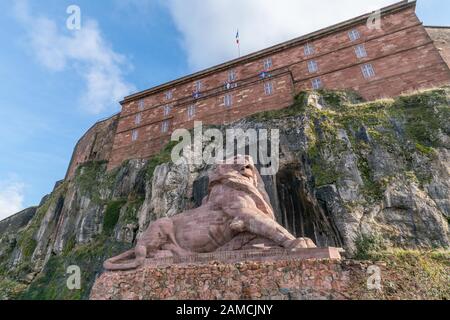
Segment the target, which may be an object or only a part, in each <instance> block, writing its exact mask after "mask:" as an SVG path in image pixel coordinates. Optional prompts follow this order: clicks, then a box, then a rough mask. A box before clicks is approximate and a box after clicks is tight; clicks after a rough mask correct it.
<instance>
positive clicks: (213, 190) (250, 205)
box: [104, 156, 316, 270]
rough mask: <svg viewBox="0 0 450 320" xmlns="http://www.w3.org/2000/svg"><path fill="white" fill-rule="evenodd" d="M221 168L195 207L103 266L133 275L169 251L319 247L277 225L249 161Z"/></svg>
mask: <svg viewBox="0 0 450 320" xmlns="http://www.w3.org/2000/svg"><path fill="white" fill-rule="evenodd" d="M233 160H234V161H233V164H226V163H221V164H218V165H217V167H216V168H215V170H214V171H213V172H212V173H211V174H210V177H209V186H208V195H207V197H206V198H205V199H204V200H203V204H202V205H201V206H200V207H199V208H197V209H193V210H190V211H186V212H184V213H181V214H178V215H176V216H173V217H171V218H163V219H159V220H157V221H155V222H153V223H151V224H150V226H149V228H148V229H147V230H146V231H145V232H144V233H143V234H142V236H141V238H140V239H139V240H138V241H137V245H136V247H135V248H134V249H132V250H130V251H127V252H125V253H123V254H121V255H119V256H117V257H114V258H111V259H109V260H107V261H106V262H105V263H104V268H105V269H106V270H130V269H135V268H138V267H140V266H142V265H143V264H144V262H145V260H146V259H147V258H155V257H158V254H160V253H161V252H167V251H169V252H170V253H171V254H172V255H175V256H188V255H193V254H196V253H209V252H216V251H234V250H244V249H255V248H259V247H260V246H261V245H265V246H266V245H268V246H275V247H282V248H285V249H292V250H295V249H300V248H315V247H316V246H315V244H314V242H313V241H312V240H310V239H308V238H299V239H296V238H295V237H294V236H293V235H292V234H290V233H289V232H288V231H287V230H286V229H285V228H283V227H282V226H281V225H279V224H278V223H277V222H276V221H275V216H274V212H273V209H272V207H271V205H270V200H269V196H268V195H267V193H266V191H265V188H264V183H263V181H262V178H261V176H260V175H259V173H258V170H257V169H256V167H255V165H254V163H253V161H252V159H251V157H248V156H246V157H242V156H238V157H236V158H234V159H233Z"/></svg>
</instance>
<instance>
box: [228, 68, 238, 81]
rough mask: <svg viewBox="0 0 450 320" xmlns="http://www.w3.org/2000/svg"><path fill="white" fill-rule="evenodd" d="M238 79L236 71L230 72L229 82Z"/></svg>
mask: <svg viewBox="0 0 450 320" xmlns="http://www.w3.org/2000/svg"><path fill="white" fill-rule="evenodd" d="M236 79H237V75H236V71H235V70H230V71H228V82H234V81H236Z"/></svg>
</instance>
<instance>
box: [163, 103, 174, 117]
mask: <svg viewBox="0 0 450 320" xmlns="http://www.w3.org/2000/svg"><path fill="white" fill-rule="evenodd" d="M170 111H172V106H170V105H167V106H164V117H167V116H168V115H169V114H170Z"/></svg>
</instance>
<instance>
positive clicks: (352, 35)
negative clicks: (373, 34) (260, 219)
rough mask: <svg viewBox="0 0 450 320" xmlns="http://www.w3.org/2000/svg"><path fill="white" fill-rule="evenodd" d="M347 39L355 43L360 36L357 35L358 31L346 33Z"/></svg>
mask: <svg viewBox="0 0 450 320" xmlns="http://www.w3.org/2000/svg"><path fill="white" fill-rule="evenodd" d="M348 37H349V38H350V41H356V40H358V39H359V38H361V35H360V34H359V31H358V30H356V29H353V30H352V31H350V32H349V33H348Z"/></svg>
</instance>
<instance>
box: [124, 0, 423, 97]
mask: <svg viewBox="0 0 450 320" xmlns="http://www.w3.org/2000/svg"><path fill="white" fill-rule="evenodd" d="M416 3H417V0H412V1H410V0H402V1H400V2H397V3H394V4H392V5H389V6H387V7H384V8H381V9H380V10H381V13H382V14H387V13H391V12H395V11H398V10H403V9H406V8H409V7H414V8H415V7H416ZM372 13H373V11H372V12H370V13H366V14H363V15H361V16H358V17H355V18H352V19H349V20H346V21H343V22H340V23H337V24H335V25H332V26H329V27H326V28H322V29H319V30H317V31H314V32H312V33H308V34H306V35H303V36H300V37H297V38H294V39H292V40H288V41H285V42H282V43H279V44H276V45H274V46H271V47H268V48H266V49H262V50H259V51H256V52H253V53H250V54H248V55H245V56H242V57H240V58H237V59H233V60H229V61H227V62H224V63H221V64H218V65H215V66H212V67H210V68H206V69H204V70H201V71H198V72H195V73H192V74H189V75H186V76H183V77H181V78H178V79H175V80H172V81H169V82H166V83H163V84H160V85H158V86H155V87H152V88H150V89H147V90H143V91H140V92H137V93H134V94H131V95H129V96H126V97H125V98H124V100H122V101H121V102H120V104H124V103H127V102H130V101H133V100H135V99H138V98H142V97H145V96H148V95H150V94H154V93H157V92H161V91H164V90H166V89H167V88H169V87H172V86H174V85H179V84H182V83H185V82H188V81H192V80H194V79H196V78H199V77H204V76H206V75H208V74H210V73H213V72H217V71H220V70H223V69H227V68H229V67H232V66H234V65H236V64H239V63H241V62H243V61H246V60H249V59H255V58H258V57H260V56H264V55H266V54H269V53H271V52H276V51H279V50H281V49H284V48H286V47H292V46H296V45H298V44H299V43H301V42H304V41H306V40H310V39H312V38H320V37H323V36H325V35H327V34H329V33H331V32H336V31H338V30H340V29H344V28H346V27H349V26H351V25H354V24H358V23H360V22H361V21H364V20H367V19H368V18H369V17H370V15H371V14H372Z"/></svg>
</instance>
